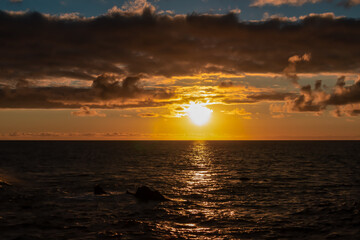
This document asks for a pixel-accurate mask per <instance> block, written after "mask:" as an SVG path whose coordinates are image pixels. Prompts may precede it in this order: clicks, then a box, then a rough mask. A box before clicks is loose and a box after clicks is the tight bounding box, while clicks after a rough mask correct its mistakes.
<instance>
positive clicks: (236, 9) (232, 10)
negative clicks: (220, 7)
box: [230, 8, 241, 14]
mask: <svg viewBox="0 0 360 240" xmlns="http://www.w3.org/2000/svg"><path fill="white" fill-rule="evenodd" d="M230 13H234V14H240V13H241V9H239V8H235V9H231V10H230Z"/></svg>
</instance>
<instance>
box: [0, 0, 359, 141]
mask: <svg viewBox="0 0 360 240" xmlns="http://www.w3.org/2000/svg"><path fill="white" fill-rule="evenodd" d="M359 17H360V1H359V0H338V1H337V0H333V1H328V0H324V1H322V0H241V1H240V0H192V1H190V0H189V1H188V0H184V1H180V0H156V1H146V0H130V1H119V0H71V1H70V0H68V1H67V0H63V1H61V0H59V1H58V0H52V1H48V0H22V1H21V0H0V140H19V139H24V140H46V139H51V140H193V139H201V140H287V139H289V140H313V139H314V140H315V139H324V140H333V139H346V140H349V139H360V44H359V42H360V19H359Z"/></svg>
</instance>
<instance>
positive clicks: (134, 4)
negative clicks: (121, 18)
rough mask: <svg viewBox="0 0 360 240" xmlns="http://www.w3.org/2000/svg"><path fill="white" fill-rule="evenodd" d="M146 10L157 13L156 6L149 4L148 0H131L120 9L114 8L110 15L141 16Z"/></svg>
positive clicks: (110, 10)
mask: <svg viewBox="0 0 360 240" xmlns="http://www.w3.org/2000/svg"><path fill="white" fill-rule="evenodd" d="M144 10H147V11H149V12H152V13H153V12H155V10H156V8H155V6H154V5H152V4H151V3H149V2H148V1H147V0H129V1H127V2H125V3H124V4H123V5H122V6H121V7H120V8H118V7H117V6H114V7H113V8H111V9H109V11H108V14H110V15H113V14H115V15H116V14H124V15H128V16H131V15H141V14H142V13H143V12H144Z"/></svg>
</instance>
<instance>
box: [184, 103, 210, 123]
mask: <svg viewBox="0 0 360 240" xmlns="http://www.w3.org/2000/svg"><path fill="white" fill-rule="evenodd" d="M204 105H205V104H204V103H195V102H190V105H189V107H188V108H186V109H185V112H186V114H187V115H188V117H189V118H190V120H191V121H192V122H193V123H194V124H195V125H198V126H202V125H204V124H206V123H208V122H209V120H210V117H211V114H212V110H211V109H209V108H207V107H205V106H204Z"/></svg>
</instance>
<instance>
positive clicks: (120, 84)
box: [0, 74, 173, 108]
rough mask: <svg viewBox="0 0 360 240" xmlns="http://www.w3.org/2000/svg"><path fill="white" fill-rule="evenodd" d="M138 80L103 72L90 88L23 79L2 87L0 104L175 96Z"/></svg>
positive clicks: (134, 101)
mask: <svg viewBox="0 0 360 240" xmlns="http://www.w3.org/2000/svg"><path fill="white" fill-rule="evenodd" d="M139 82H140V78H139V77H135V76H132V77H126V78H125V79H123V80H122V81H121V80H119V79H118V78H117V76H115V75H112V74H103V75H100V76H99V77H97V78H96V79H95V80H94V81H93V84H92V86H91V87H90V88H76V87H71V86H63V87H33V86H31V85H29V83H28V82H27V81H25V80H22V81H19V82H18V83H17V84H16V86H17V87H16V88H9V87H3V88H0V108H80V107H83V106H92V107H95V108H133V107H141V106H143V107H153V106H159V105H161V103H156V102H154V101H153V100H156V99H168V98H171V97H172V96H173V93H172V92H170V91H166V90H165V89H145V88H143V87H140V86H139ZM129 101H130V103H129Z"/></svg>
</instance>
